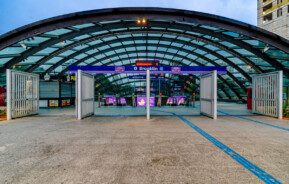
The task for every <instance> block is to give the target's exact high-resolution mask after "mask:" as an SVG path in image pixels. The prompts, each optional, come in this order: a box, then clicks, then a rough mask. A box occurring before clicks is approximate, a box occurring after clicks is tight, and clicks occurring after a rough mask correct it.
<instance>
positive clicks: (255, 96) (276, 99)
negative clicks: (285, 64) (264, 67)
mask: <svg viewBox="0 0 289 184" xmlns="http://www.w3.org/2000/svg"><path fill="white" fill-rule="evenodd" d="M282 93H283V72H282V71H278V72H272V73H265V74H258V75H254V76H253V77H252V112H253V113H256V114H262V115H266V116H272V117H278V118H279V119H282V117H283V109H282V106H283V101H282V98H283V96H282Z"/></svg>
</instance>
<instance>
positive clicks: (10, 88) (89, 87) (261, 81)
mask: <svg viewBox="0 0 289 184" xmlns="http://www.w3.org/2000/svg"><path fill="white" fill-rule="evenodd" d="M226 72H227V71H226V67H206V66H193V67H188V66H173V67H169V66H163V67H135V66H70V73H75V74H76V75H77V81H76V86H77V87H76V116H77V119H83V118H85V117H88V116H91V115H94V110H95V103H94V96H95V95H94V75H93V74H99V73H134V74H135V73H142V74H145V73H146V74H147V78H146V80H147V100H148V99H149V97H150V96H149V95H150V94H149V92H150V89H149V88H150V75H149V74H151V73H152V74H154V73H170V74H202V75H201V77H200V79H201V83H200V103H201V114H204V115H206V116H209V117H211V118H213V119H217V95H216V94H217V74H219V75H223V74H226ZM252 80H253V83H252V92H253V95H252V96H253V99H252V100H253V110H252V113H255V114H262V115H266V116H272V117H278V118H280V119H281V118H282V101H283V96H282V92H283V89H282V87H283V72H282V71H278V72H272V73H265V74H258V75H254V76H253V77H252ZM6 85H7V120H11V119H14V118H20V117H24V116H29V115H35V114H38V113H39V75H37V74H31V73H27V72H21V71H14V70H10V69H7V70H6ZM147 119H150V106H149V103H147Z"/></svg>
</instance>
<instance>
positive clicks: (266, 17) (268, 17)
mask: <svg viewBox="0 0 289 184" xmlns="http://www.w3.org/2000/svg"><path fill="white" fill-rule="evenodd" d="M272 19H273V13H270V14H268V15H265V16H264V17H263V23H266V22H269V21H271V20H272Z"/></svg>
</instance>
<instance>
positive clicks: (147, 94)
mask: <svg viewBox="0 0 289 184" xmlns="http://www.w3.org/2000/svg"><path fill="white" fill-rule="evenodd" d="M146 73H147V76H146V85H147V86H146V97H147V100H146V109H147V120H150V119H151V114H150V93H151V84H150V83H151V82H150V70H147V72H146Z"/></svg>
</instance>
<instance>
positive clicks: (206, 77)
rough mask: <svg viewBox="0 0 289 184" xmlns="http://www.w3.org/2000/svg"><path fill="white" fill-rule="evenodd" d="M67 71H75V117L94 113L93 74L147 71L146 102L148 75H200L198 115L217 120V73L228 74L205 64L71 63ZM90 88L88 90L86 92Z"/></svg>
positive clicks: (78, 117) (79, 117)
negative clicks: (153, 65)
mask: <svg viewBox="0 0 289 184" xmlns="http://www.w3.org/2000/svg"><path fill="white" fill-rule="evenodd" d="M70 73H75V74H76V76H77V77H76V78H77V81H76V86H77V87H76V93H77V95H76V112H77V113H76V114H77V119H79V120H80V119H82V118H84V117H87V116H90V115H93V114H94V110H95V105H94V77H93V74H100V73H101V74H103V73H134V74H136V73H138V74H141V73H142V74H146V102H149V101H150V74H160V73H169V74H201V82H200V88H201V90H200V92H201V94H200V102H201V114H203V115H206V116H209V117H211V118H213V119H217V74H220V75H224V74H226V73H227V70H226V67H208V66H155V67H138V66H70ZM89 91H90V92H89ZM146 117H147V119H148V120H149V119H150V103H146Z"/></svg>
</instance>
